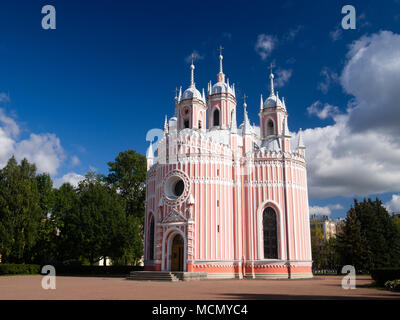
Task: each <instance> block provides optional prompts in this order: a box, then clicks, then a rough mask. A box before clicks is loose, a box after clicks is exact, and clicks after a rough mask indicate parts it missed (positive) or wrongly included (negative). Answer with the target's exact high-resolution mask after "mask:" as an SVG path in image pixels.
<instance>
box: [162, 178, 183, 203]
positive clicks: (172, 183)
mask: <svg viewBox="0 0 400 320" xmlns="http://www.w3.org/2000/svg"><path fill="white" fill-rule="evenodd" d="M184 191H185V183H184V182H183V180H182V179H181V178H180V177H178V176H172V177H169V178H168V179H167V181H166V182H165V185H164V192H165V195H166V196H167V198H168V199H169V200H175V199H178V198H179V197H180V196H181V195H182V194H183V192H184Z"/></svg>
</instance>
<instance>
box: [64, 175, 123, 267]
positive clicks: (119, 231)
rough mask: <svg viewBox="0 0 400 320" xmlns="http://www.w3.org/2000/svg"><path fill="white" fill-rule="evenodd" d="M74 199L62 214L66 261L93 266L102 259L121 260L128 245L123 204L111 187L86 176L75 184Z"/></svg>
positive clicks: (90, 176) (91, 176)
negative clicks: (82, 259) (80, 262)
mask: <svg viewBox="0 0 400 320" xmlns="http://www.w3.org/2000/svg"><path fill="white" fill-rule="evenodd" d="M77 196H78V199H77V201H76V202H75V204H74V205H72V208H71V210H70V211H69V212H68V214H65V215H64V219H63V220H64V225H63V228H62V230H61V234H64V236H63V237H64V240H65V241H64V244H65V245H66V247H67V248H69V249H70V250H69V252H68V256H69V257H70V258H78V257H83V258H86V259H88V260H89V262H90V264H91V265H93V264H94V263H96V262H97V261H99V260H100V259H101V258H102V257H121V256H123V254H124V250H126V248H127V246H128V245H129V243H128V240H129V239H128V234H127V230H128V223H127V219H126V215H125V206H124V201H123V199H122V198H121V196H120V195H119V194H118V193H117V192H116V189H115V188H112V187H109V186H107V185H106V184H104V183H103V182H102V181H101V180H100V179H98V178H94V177H93V175H88V176H87V178H86V179H85V180H84V181H82V182H81V183H80V184H79V187H78V190H77Z"/></svg>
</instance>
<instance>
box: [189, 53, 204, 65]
mask: <svg viewBox="0 0 400 320" xmlns="http://www.w3.org/2000/svg"><path fill="white" fill-rule="evenodd" d="M192 57H193V59H194V61H197V60H203V59H204V56H203V55H201V54H200V53H199V52H198V51H197V50H193V52H192V53H191V54H189V55H188V56H187V57H186V58H185V61H186V63H191V62H192Z"/></svg>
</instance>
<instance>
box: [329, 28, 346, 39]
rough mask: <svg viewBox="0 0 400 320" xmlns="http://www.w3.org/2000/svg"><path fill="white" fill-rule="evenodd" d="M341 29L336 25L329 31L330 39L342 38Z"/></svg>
mask: <svg viewBox="0 0 400 320" xmlns="http://www.w3.org/2000/svg"><path fill="white" fill-rule="evenodd" d="M342 34H343V31H342V29H341V28H340V27H337V28H336V29H335V30H333V31H331V32H329V36H330V37H331V39H332V41H334V42H335V41H338V40H339V39H340V38H342Z"/></svg>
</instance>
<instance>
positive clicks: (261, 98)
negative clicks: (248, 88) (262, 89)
mask: <svg viewBox="0 0 400 320" xmlns="http://www.w3.org/2000/svg"><path fill="white" fill-rule="evenodd" d="M263 106H264V100H263V96H262V94H261V97H260V110H262V108H263Z"/></svg>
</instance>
